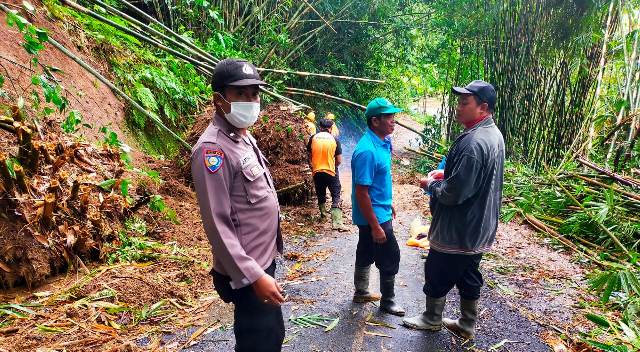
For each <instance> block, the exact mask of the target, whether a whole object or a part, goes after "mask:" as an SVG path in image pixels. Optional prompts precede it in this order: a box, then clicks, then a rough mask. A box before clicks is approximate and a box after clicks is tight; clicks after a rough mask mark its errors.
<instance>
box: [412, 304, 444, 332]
mask: <svg viewBox="0 0 640 352" xmlns="http://www.w3.org/2000/svg"><path fill="white" fill-rule="evenodd" d="M446 302H447V297H441V298H431V297H429V296H427V304H426V309H425V311H424V313H422V314H420V315H418V316H415V317H411V318H404V319H402V323H403V324H404V326H406V327H408V328H411V329H416V330H431V331H439V330H440V329H442V311H443V310H444V304H445V303H446Z"/></svg>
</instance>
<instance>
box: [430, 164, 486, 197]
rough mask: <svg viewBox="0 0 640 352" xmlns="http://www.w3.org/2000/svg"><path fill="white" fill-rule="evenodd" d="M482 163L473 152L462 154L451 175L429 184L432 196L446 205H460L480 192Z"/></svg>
mask: <svg viewBox="0 0 640 352" xmlns="http://www.w3.org/2000/svg"><path fill="white" fill-rule="evenodd" d="M481 168H482V163H481V162H480V161H479V160H478V159H477V158H476V157H475V156H473V155H472V154H463V155H461V156H460V161H458V162H457V163H456V164H455V166H454V167H453V170H451V174H450V175H446V178H445V179H444V180H438V181H434V182H432V183H431V184H430V185H429V192H431V197H432V198H434V199H435V200H436V201H437V202H438V203H441V204H444V205H449V206H452V205H458V204H462V203H463V202H464V201H465V200H467V199H469V198H471V197H472V196H473V195H475V194H476V192H478V189H479V185H480V182H481V179H480V178H481Z"/></svg>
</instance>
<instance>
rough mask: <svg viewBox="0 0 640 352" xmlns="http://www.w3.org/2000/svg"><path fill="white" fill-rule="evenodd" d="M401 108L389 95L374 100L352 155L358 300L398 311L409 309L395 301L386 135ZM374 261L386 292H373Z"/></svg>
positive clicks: (396, 250) (396, 252)
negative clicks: (372, 302)
mask: <svg viewBox="0 0 640 352" xmlns="http://www.w3.org/2000/svg"><path fill="white" fill-rule="evenodd" d="M400 111H402V110H401V109H399V108H397V107H395V106H394V105H393V104H391V103H390V102H389V101H388V100H387V99H384V98H375V99H373V100H372V101H371V102H370V103H369V104H368V105H367V109H366V111H365V113H364V114H365V116H366V118H367V126H368V127H369V128H367V131H366V132H365V134H364V136H362V138H360V141H358V144H357V145H356V148H355V150H354V151H353V157H352V158H351V179H352V184H353V189H352V193H351V199H352V204H353V223H354V224H356V225H358V230H359V238H358V246H357V248H356V265H355V270H354V274H353V276H354V284H355V289H356V290H355V293H354V295H353V301H354V302H356V303H364V302H370V301H375V300H378V299H379V300H380V309H382V310H384V311H386V312H387V313H390V314H394V315H398V316H402V315H404V314H405V311H404V309H403V308H402V307H401V306H400V305H398V304H397V303H395V301H394V297H395V292H394V286H395V275H396V274H397V273H398V269H399V267H400V247H399V246H398V242H397V241H396V238H395V236H394V234H393V218H394V217H395V210H394V208H393V198H392V194H393V192H392V183H391V143H390V142H389V140H387V139H386V138H385V137H386V136H388V135H390V134H391V133H392V132H393V128H394V124H395V114H396V113H398V112H400ZM373 263H375V264H376V267H377V268H378V270H380V293H382V297H380V296H378V295H374V294H371V293H370V292H369V268H370V267H371V264H373Z"/></svg>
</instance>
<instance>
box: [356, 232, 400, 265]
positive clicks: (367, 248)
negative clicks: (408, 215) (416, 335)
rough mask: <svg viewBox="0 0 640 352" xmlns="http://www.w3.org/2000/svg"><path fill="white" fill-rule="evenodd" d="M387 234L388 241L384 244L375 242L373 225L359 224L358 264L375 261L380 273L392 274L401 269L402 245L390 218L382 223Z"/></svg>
mask: <svg viewBox="0 0 640 352" xmlns="http://www.w3.org/2000/svg"><path fill="white" fill-rule="evenodd" d="M380 226H381V227H382V229H383V230H384V233H385V235H387V241H386V242H385V243H383V244H378V243H375V242H373V237H372V236H371V226H369V225H367V226H360V225H358V230H359V233H358V236H359V239H358V247H357V248H356V266H359V267H364V266H369V265H371V264H373V263H375V264H376V268H378V270H380V274H382V275H384V276H391V275H395V274H397V273H398V269H400V247H398V241H396V237H395V236H394V235H393V223H392V220H389V221H387V222H385V223H382V224H380Z"/></svg>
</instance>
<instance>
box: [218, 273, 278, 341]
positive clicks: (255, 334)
mask: <svg viewBox="0 0 640 352" xmlns="http://www.w3.org/2000/svg"><path fill="white" fill-rule="evenodd" d="M275 271H276V262H275V261H274V262H273V263H272V264H271V266H269V267H268V268H267V269H266V270H265V272H266V273H267V274H269V275H271V276H272V277H274V276H275ZM212 275H213V282H214V285H215V288H216V291H217V292H218V294H219V295H220V298H221V299H222V300H223V301H225V302H227V303H228V302H233V304H234V311H233V318H234V322H233V333H234V335H235V336H236V348H235V350H236V352H278V351H281V350H282V341H284V335H285V331H284V320H283V319H282V309H281V308H280V306H274V305H272V304H268V303H264V302H263V301H262V300H260V299H259V298H258V296H256V294H255V292H254V291H253V287H252V286H245V287H243V288H240V289H237V290H234V289H232V288H231V285H229V281H230V278H229V277H228V276H225V275H222V274H220V273H218V272H215V271H212Z"/></svg>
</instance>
